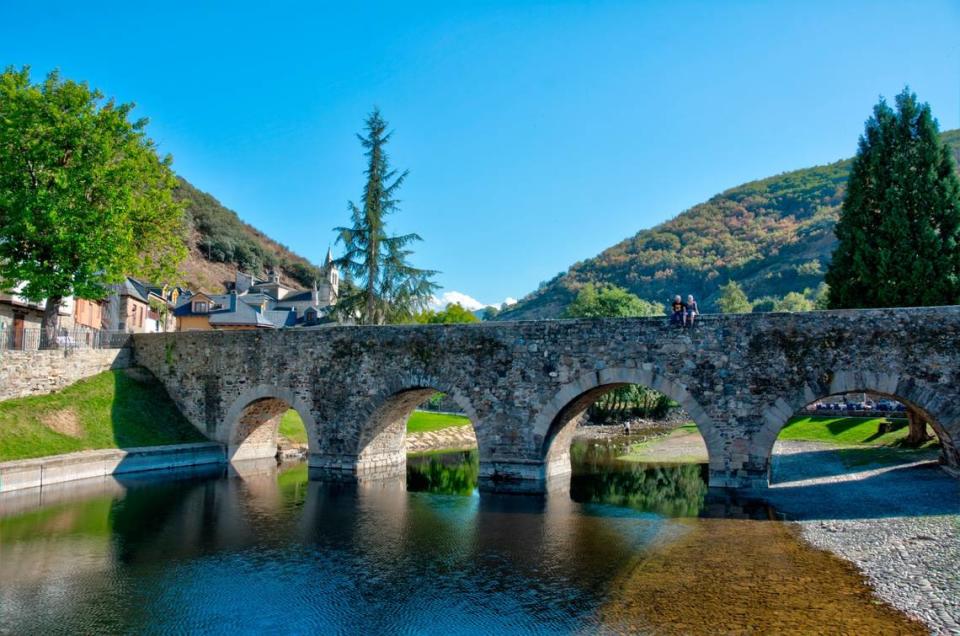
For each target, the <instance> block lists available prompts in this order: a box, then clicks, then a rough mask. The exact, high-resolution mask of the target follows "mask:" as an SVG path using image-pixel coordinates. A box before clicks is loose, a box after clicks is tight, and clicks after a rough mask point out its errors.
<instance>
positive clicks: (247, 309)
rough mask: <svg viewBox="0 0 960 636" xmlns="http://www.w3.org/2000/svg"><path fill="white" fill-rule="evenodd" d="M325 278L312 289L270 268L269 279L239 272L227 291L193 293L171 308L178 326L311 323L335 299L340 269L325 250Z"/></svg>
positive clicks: (262, 326) (271, 326) (189, 328)
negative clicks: (298, 285) (283, 278)
mask: <svg viewBox="0 0 960 636" xmlns="http://www.w3.org/2000/svg"><path fill="white" fill-rule="evenodd" d="M323 276H324V280H323V282H322V283H316V282H315V283H314V285H313V289H310V290H307V291H302V290H298V289H295V288H293V287H290V286H288V285H285V284H284V283H283V282H282V281H281V279H280V274H279V273H277V272H276V271H274V272H271V273H270V275H269V276H268V278H267V280H258V279H257V278H255V277H254V276H252V275H250V274H246V273H244V272H237V275H236V280H234V281H229V282H228V283H227V284H226V287H227V289H228V293H226V294H204V293H196V294H193V295H192V296H190V297H189V298H187V299H185V300H183V301H182V302H181V303H180V304H178V305H177V307H176V309H175V310H174V315H175V316H176V319H177V330H178V331H208V330H211V329H282V328H288V327H303V326H314V325H318V324H320V323H321V322H323V321H324V320H325V319H326V318H327V314H328V312H329V310H330V308H331V307H333V306H334V305H335V304H336V303H337V296H338V294H339V291H340V289H339V288H340V272H339V270H337V268H336V266H335V265H334V264H333V254H332V253H331V252H330V251H329V250H328V251H327V260H326V263H325V264H324V268H323Z"/></svg>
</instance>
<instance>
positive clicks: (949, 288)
mask: <svg viewBox="0 0 960 636" xmlns="http://www.w3.org/2000/svg"><path fill="white" fill-rule="evenodd" d="M835 231H836V235H837V238H838V239H839V243H838V244H837V247H836V250H835V251H834V253H833V259H832V261H831V263H830V267H829V269H828V271H827V274H826V282H827V283H828V284H829V285H830V296H829V298H830V306H831V307H834V308H851V307H913V306H923V305H952V304H956V303H958V302H960V179H958V177H957V174H956V172H955V166H954V160H953V157H952V156H951V151H950V149H949V147H948V146H947V145H946V144H944V143H943V142H942V141H941V139H940V137H939V133H938V130H937V122H936V120H935V119H934V118H933V115H932V114H931V112H930V106H929V105H928V104H920V103H918V102H917V96H916V95H915V94H913V93H911V92H910V91H909V90H908V89H904V91H903V92H902V93H900V94H899V95H897V97H896V111H894V110H893V109H891V108H890V107H889V106H888V105H887V103H886V101H884V100H882V99H881V100H880V103H878V104H877V105H876V106H875V107H874V109H873V116H872V117H870V119H868V120H867V123H866V128H865V130H864V134H863V135H862V136H861V137H860V144H859V148H858V150H857V155H856V157H854V159H853V166H852V168H851V172H850V180H849V182H848V185H847V194H846V198H844V200H843V205H842V208H841V212H840V220H839V221H838V222H837V225H836V230H835Z"/></svg>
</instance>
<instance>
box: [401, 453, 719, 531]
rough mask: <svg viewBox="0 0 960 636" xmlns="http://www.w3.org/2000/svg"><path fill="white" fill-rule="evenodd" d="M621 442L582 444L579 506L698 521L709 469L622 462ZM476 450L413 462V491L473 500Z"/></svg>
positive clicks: (576, 462)
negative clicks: (609, 506) (627, 510)
mask: <svg viewBox="0 0 960 636" xmlns="http://www.w3.org/2000/svg"><path fill="white" fill-rule="evenodd" d="M623 452H624V449H623V447H622V446H621V445H620V444H617V443H616V442H612V443H611V442H603V441H601V442H576V443H574V444H573V446H572V447H571V451H570V458H571V463H572V467H573V474H572V476H571V477H570V483H569V489H568V491H567V492H568V494H569V497H570V498H571V499H572V500H573V501H575V502H578V503H593V504H608V505H613V506H623V507H628V508H633V509H635V510H639V511H643V512H652V513H656V514H659V515H664V516H670V517H681V516H697V515H698V514H700V513H701V511H702V510H703V509H704V505H705V501H706V496H707V470H706V466H705V465H698V464H672V465H670V464H665V465H651V464H641V463H636V462H626V461H620V460H618V459H617V458H618V457H619V456H621V455H623ZM478 474H479V459H478V456H477V452H476V451H463V452H457V453H444V454H433V455H426V456H419V457H411V458H410V459H409V460H408V462H407V489H408V490H410V491H412V492H429V493H435V494H445V495H470V494H473V493H474V492H475V490H476V488H477V480H478Z"/></svg>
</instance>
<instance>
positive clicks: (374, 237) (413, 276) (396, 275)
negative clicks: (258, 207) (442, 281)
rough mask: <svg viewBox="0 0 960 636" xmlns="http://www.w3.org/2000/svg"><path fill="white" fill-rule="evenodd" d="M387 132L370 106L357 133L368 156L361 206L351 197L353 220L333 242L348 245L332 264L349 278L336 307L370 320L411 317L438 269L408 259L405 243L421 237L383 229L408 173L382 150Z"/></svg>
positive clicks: (431, 289) (345, 314)
mask: <svg viewBox="0 0 960 636" xmlns="http://www.w3.org/2000/svg"><path fill="white" fill-rule="evenodd" d="M390 136H391V133H388V132H387V122H385V121H384V120H383V118H382V117H381V116H380V111H379V110H378V109H374V111H373V112H372V113H370V115H369V116H368V117H367V120H366V135H357V138H358V139H359V140H360V143H361V145H363V147H364V149H365V150H366V152H365V155H366V157H367V168H366V170H365V174H366V177H367V183H366V185H365V186H364V189H363V207H362V208H360V207H359V206H357V205H356V204H355V203H353V201H350V202H349V203H348V209H349V211H350V220H351V222H352V226H351V227H338V228H334V229H335V231H336V232H338V234H339V235H338V237H337V242H338V243H343V245H344V247H345V249H346V253H345V254H344V255H343V256H342V257H341V258H339V259H337V261H336V264H337V265H338V266H339V267H340V268H342V269H343V270H344V271H345V273H346V274H347V277H348V280H350V281H351V282H352V283H353V285H352V286H351V288H350V291H349V292H347V293H346V294H343V295H341V298H340V299H339V301H338V302H337V312H338V313H339V314H340V316H341V317H346V318H349V319H356V320H358V321H359V322H360V323H361V324H368V325H381V324H384V323H387V322H401V321H404V320H409V319H411V318H412V317H413V316H414V315H415V314H416V313H418V312H420V311H423V310H424V309H426V307H427V304H428V303H429V301H430V298H431V297H432V296H433V294H434V292H435V291H436V290H437V285H436V284H435V283H433V281H432V280H431V277H432V276H433V275H434V274H435V273H436V272H434V271H432V270H426V269H417V268H416V267H413V266H412V265H410V263H409V261H408V259H409V257H410V256H411V255H412V253H413V252H412V251H411V250H410V249H409V245H410V244H411V243H413V242H414V241H420V240H422V239H421V238H420V236H419V235H417V234H404V235H400V236H390V235H388V234H387V231H386V216H387V215H388V214H390V213H391V212H395V211H396V210H397V209H398V204H399V201H398V199H397V198H396V194H397V191H398V190H399V189H400V186H402V185H403V182H404V180H405V179H406V177H407V171H403V172H401V173H398V172H397V171H396V170H393V169H391V168H390V162H389V159H388V158H387V154H386V152H385V151H384V146H386V144H387V143H388V142H389V141H390Z"/></svg>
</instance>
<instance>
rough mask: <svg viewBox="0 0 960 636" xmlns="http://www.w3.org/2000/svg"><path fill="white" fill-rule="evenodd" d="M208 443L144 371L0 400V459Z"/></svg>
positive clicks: (110, 373) (112, 373)
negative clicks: (53, 390)
mask: <svg viewBox="0 0 960 636" xmlns="http://www.w3.org/2000/svg"><path fill="white" fill-rule="evenodd" d="M205 440H206V438H205V437H204V436H203V435H201V434H200V432H199V431H197V429H195V428H194V427H193V426H192V425H191V424H190V423H189V422H188V421H187V420H186V418H184V417H183V415H181V414H180V411H179V410H177V407H176V405H174V403H173V401H172V400H171V399H170V397H169V396H168V395H167V392H166V391H165V390H164V388H163V386H162V385H161V384H160V383H159V382H158V381H157V380H156V379H155V378H154V377H153V376H151V375H150V374H149V373H147V372H146V371H144V370H142V369H125V370H118V371H105V372H103V373H100V374H97V375H95V376H92V377H89V378H86V379H84V380H80V381H79V382H77V383H75V384H72V385H70V386H68V387H66V388H65V389H63V390H61V391H58V392H56V393H51V394H48V395H38V396H32V397H25V398H17V399H13V400H6V401H4V402H0V461H7V460H12V459H28V458H31V457H44V456H46V455H57V454H59V453H70V452H74V451H81V450H89V449H99V448H131V447H135V446H158V445H165V444H180V443H185V442H202V441H205Z"/></svg>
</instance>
